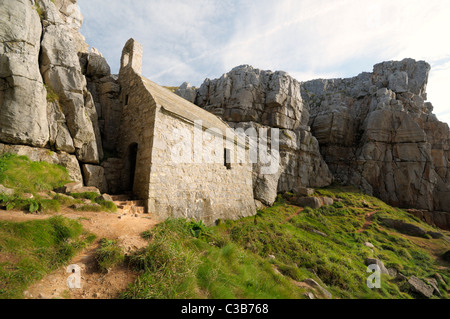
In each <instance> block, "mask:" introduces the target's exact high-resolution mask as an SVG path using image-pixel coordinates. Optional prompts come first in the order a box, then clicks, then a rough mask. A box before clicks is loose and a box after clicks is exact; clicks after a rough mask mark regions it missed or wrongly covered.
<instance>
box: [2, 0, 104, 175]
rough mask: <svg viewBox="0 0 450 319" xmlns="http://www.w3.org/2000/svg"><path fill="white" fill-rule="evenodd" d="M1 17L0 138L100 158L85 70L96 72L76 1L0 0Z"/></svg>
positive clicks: (83, 160)
mask: <svg viewBox="0 0 450 319" xmlns="http://www.w3.org/2000/svg"><path fill="white" fill-rule="evenodd" d="M0 17H1V19H0V143H4V144H12V145H24V146H30V147H31V148H23V149H26V150H27V152H26V154H25V155H29V156H30V157H34V155H35V154H33V153H36V154H37V153H40V149H41V148H46V149H48V150H52V151H55V152H58V154H65V155H64V156H63V157H64V158H67V157H73V158H74V159H75V162H76V160H78V161H79V163H80V164H81V165H88V164H98V163H99V162H100V160H101V159H102V157H103V146H102V138H101V131H100V127H99V124H98V123H99V121H98V119H99V115H98V112H97V109H96V107H95V101H94V98H93V96H92V94H91V93H90V91H89V90H88V79H87V77H86V76H85V75H86V72H87V71H89V72H88V73H89V75H91V76H92V77H95V76H97V74H99V73H101V71H99V70H97V69H95V68H94V67H93V65H98V62H97V60H96V56H97V55H98V54H97V52H96V51H95V52H94V53H93V54H92V56H93V57H92V59H90V54H89V46H88V45H87V44H86V42H85V40H84V37H83V36H82V35H81V34H80V33H79V29H80V27H81V24H82V21H83V17H82V15H81V13H80V12H79V10H78V7H77V6H76V0H70V1H69V0H54V1H51V0H38V1H34V0H0ZM89 60H92V63H89ZM12 150H14V148H13V149H12ZM66 162H67V161H66ZM70 162H71V163H72V165H70V167H68V168H69V170H70V173H71V175H72V176H77V179H78V180H81V179H82V178H81V168H80V165H78V166H76V165H75V166H74V165H73V163H74V161H73V160H71V161H70ZM64 163H65V162H64V161H62V162H61V164H63V165H64ZM66 166H67V165H66Z"/></svg>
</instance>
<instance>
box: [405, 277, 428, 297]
mask: <svg viewBox="0 0 450 319" xmlns="http://www.w3.org/2000/svg"><path fill="white" fill-rule="evenodd" d="M408 284H409V286H410V288H411V291H413V292H415V293H417V294H419V295H420V296H422V297H424V298H431V297H432V296H433V292H434V288H433V287H432V286H429V285H427V284H426V283H425V282H424V281H422V280H420V279H419V278H417V277H416V276H411V278H409V279H408Z"/></svg>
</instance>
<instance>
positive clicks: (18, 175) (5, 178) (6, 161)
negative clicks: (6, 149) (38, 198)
mask: <svg viewBox="0 0 450 319" xmlns="http://www.w3.org/2000/svg"><path fill="white" fill-rule="evenodd" d="M68 182H70V178H69V174H68V172H67V169H66V168H65V167H62V166H60V165H54V164H49V163H46V162H32V161H30V160H29V159H28V158H27V157H26V156H18V155H14V154H4V155H2V156H1V157H0V184H2V185H4V186H6V187H8V188H13V189H15V190H16V193H19V194H21V193H31V194H33V195H36V194H37V193H39V192H42V191H51V190H53V189H55V188H58V187H62V186H63V185H65V184H67V183H68Z"/></svg>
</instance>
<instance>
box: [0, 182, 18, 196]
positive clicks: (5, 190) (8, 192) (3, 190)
mask: <svg viewBox="0 0 450 319" xmlns="http://www.w3.org/2000/svg"><path fill="white" fill-rule="evenodd" d="M14 193H15V191H14V189H11V188H7V187H5V186H3V185H1V184H0V194H3V195H6V196H12V195H14Z"/></svg>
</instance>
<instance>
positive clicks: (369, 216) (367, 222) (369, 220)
mask: <svg viewBox="0 0 450 319" xmlns="http://www.w3.org/2000/svg"><path fill="white" fill-rule="evenodd" d="M377 212H378V211H373V212H370V213H368V214H366V216H365V217H366V218H365V221H364V225H363V226H362V227H361V229H359V230H358V231H357V233H358V234H360V233H362V232H363V231H365V230H366V229H367V228H368V227H369V226H370V225H372V219H373V215H375V214H376V213H377Z"/></svg>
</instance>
